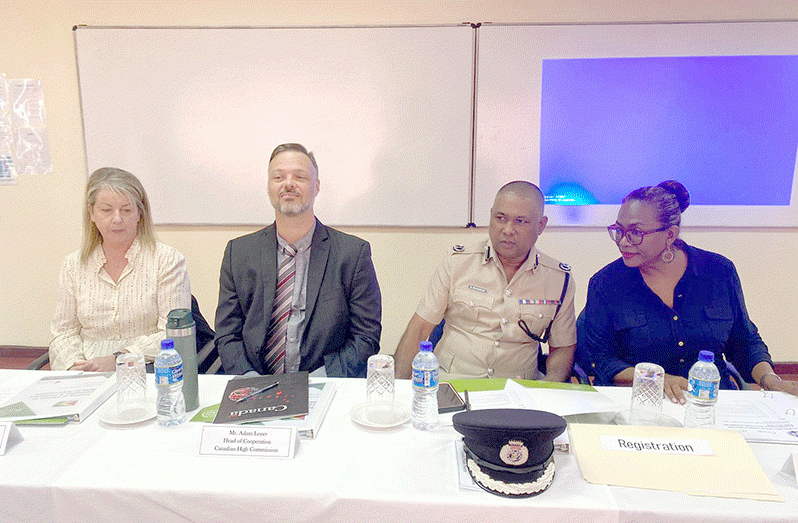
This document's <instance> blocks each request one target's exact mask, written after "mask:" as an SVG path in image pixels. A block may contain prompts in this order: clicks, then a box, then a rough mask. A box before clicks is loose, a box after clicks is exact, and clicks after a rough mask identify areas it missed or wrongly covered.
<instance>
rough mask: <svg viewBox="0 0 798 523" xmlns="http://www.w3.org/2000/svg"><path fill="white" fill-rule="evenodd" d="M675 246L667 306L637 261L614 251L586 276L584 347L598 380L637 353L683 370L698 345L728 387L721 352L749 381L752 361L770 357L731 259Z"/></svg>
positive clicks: (608, 378) (606, 379)
mask: <svg viewBox="0 0 798 523" xmlns="http://www.w3.org/2000/svg"><path fill="white" fill-rule="evenodd" d="M683 248H684V250H685V252H686V254H687V269H686V270H685V272H684V275H683V276H682V278H681V279H680V280H679V283H677V284H676V289H675V290H674V293H673V308H672V309H671V308H670V307H668V306H667V305H665V304H664V303H663V302H662V300H661V299H660V298H659V296H657V295H656V294H654V292H653V291H652V290H651V289H649V288H648V286H647V285H646V284H645V282H644V281H643V276H642V275H641V274H640V270H639V269H637V268H635V267H627V266H626V265H624V263H623V260H622V259H620V258H619V259H617V260H615V261H614V262H612V263H610V264H609V265H607V266H606V267H604V268H603V269H601V270H600V271H599V272H597V273H596V274H594V275H593V277H592V278H591V279H590V284H589V285H588V290H587V305H586V306H585V337H586V339H585V348H586V349H587V351H589V353H590V357H591V358H592V360H593V361H594V362H595V364H596V377H597V380H598V383H599V384H604V385H612V384H613V383H614V381H613V378H614V377H615V375H616V374H618V373H619V372H621V371H622V370H624V369H626V368H627V367H633V366H635V365H636V364H637V363H639V362H642V361H647V362H652V363H657V364H658V365H661V366H662V367H663V368H664V369H665V372H666V373H668V374H672V375H676V376H683V377H685V378H686V377H687V374H688V372H689V371H690V367H691V366H692V365H693V363H695V361H696V360H697V359H698V352H699V351H701V350H711V351H712V352H714V353H715V363H716V364H717V365H718V369H719V370H720V375H721V382H720V386H721V388H734V385H732V382H731V380H730V379H729V372H728V370H727V369H726V365H725V363H724V362H723V356H725V358H726V360H727V361H730V362H732V363H733V364H734V366H735V367H737V370H739V371H740V374H741V375H742V377H743V379H744V380H745V381H749V382H752V381H753V378H752V377H751V370H752V369H753V368H754V366H755V365H756V364H757V363H759V362H761V361H767V362H769V363H770V364H771V365H772V360H771V358H770V354H769V353H768V349H767V346H766V345H765V343H764V342H763V341H762V338H761V337H760V336H759V332H757V328H756V325H754V324H753V322H751V320H750V319H749V318H748V311H746V309H745V301H744V299H743V290H742V286H741V284H740V278H739V276H738V275H737V270H736V269H735V268H734V264H733V263H732V262H731V261H730V260H728V259H727V258H725V257H723V256H721V255H719V254H715V253H712V252H708V251H704V250H701V249H696V248H695V247H691V246H689V245H684V246H683Z"/></svg>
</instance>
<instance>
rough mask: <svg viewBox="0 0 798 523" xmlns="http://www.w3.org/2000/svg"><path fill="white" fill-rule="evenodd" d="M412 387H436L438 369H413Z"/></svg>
mask: <svg viewBox="0 0 798 523" xmlns="http://www.w3.org/2000/svg"><path fill="white" fill-rule="evenodd" d="M413 385H415V386H416V387H424V388H431V387H437V386H438V369H435V370H417V369H413Z"/></svg>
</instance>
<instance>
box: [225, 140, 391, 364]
mask: <svg viewBox="0 0 798 523" xmlns="http://www.w3.org/2000/svg"><path fill="white" fill-rule="evenodd" d="M268 192H269V199H270V200H271V203H272V206H274V209H275V220H274V223H273V224H272V225H269V226H268V227H266V228H264V229H261V230H260V231H257V232H255V233H252V234H248V235H246V236H242V237H240V238H236V239H234V240H231V241H230V242H229V243H228V244H227V248H226V249H225V253H224V259H223V260H222V269H221V274H220V277H219V307H218V308H217V310H216V344H217V346H218V348H219V355H220V356H221V358H222V364H223V366H224V369H225V372H227V373H231V374H255V373H258V374H277V373H282V372H296V371H304V370H306V371H309V372H314V374H316V375H318V374H321V375H324V374H326V375H327V376H344V377H355V376H364V375H365V369H366V360H367V359H368V357H369V356H371V355H372V354H376V353H377V352H378V351H379V341H380V331H381V325H380V318H381V298H380V288H379V284H378V283H377V276H376V273H375V272H374V265H373V264H372V262H371V249H370V247H369V244H368V243H367V242H366V241H364V240H362V239H360V238H357V237H355V236H351V235H348V234H344V233H342V232H340V231H336V230H335V229H331V228H329V227H326V226H325V225H323V224H322V223H321V222H319V221H318V220H317V219H316V216H315V215H314V213H313V202H314V200H315V198H316V195H317V194H318V192H319V175H318V167H317V165H316V160H315V158H314V157H313V153H309V152H308V151H307V150H306V149H305V148H304V147H303V146H301V145H299V144H283V145H280V146H278V147H277V148H276V149H275V150H274V152H273V153H272V155H271V158H270V160H269V180H268ZM278 275H279V281H278ZM283 306H284V309H283V311H282V312H281V311H280V310H279V309H280V308H281V307H283Z"/></svg>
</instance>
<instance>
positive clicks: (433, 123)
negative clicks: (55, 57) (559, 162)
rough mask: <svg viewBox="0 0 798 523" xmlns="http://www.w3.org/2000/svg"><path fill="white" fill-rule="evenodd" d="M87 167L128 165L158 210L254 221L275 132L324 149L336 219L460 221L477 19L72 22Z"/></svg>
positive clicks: (327, 204) (162, 214) (171, 219)
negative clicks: (251, 24) (233, 24)
mask: <svg viewBox="0 0 798 523" xmlns="http://www.w3.org/2000/svg"><path fill="white" fill-rule="evenodd" d="M74 37H75V47H76V54H77V63H78V77H79V83H80V97H81V107H82V112H83V125H84V134H85V144H86V158H87V168H88V172H89V173H90V172H92V171H94V170H95V169H97V168H99V167H104V166H114V167H120V168H122V169H125V170H128V171H130V172H132V173H133V174H135V175H136V176H138V177H139V178H140V179H141V181H142V183H143V184H144V186H145V188H146V190H147V192H148V195H149V197H150V199H151V204H152V208H153V218H154V221H155V222H156V223H159V224H263V223H270V222H271V221H272V220H273V217H274V211H273V209H272V207H271V205H270V204H269V200H268V197H267V193H266V172H267V166H268V159H269V155H270V153H271V151H272V150H273V148H274V147H275V146H277V145H278V144H281V143H285V142H299V143H302V144H303V145H305V146H306V147H308V149H309V150H311V151H313V152H314V154H315V156H316V159H317V161H318V164H319V179H320V183H321V190H320V192H319V195H318V197H317V199H316V205H315V211H316V215H317V216H318V217H319V219H321V220H322V221H323V222H325V223H328V224H330V225H374V226H464V225H466V224H467V223H468V218H469V210H470V204H471V202H470V185H469V184H470V177H471V136H472V120H473V117H472V105H473V75H474V30H473V29H472V28H471V26H469V25H465V26H434V27H433V26H422V27H418V26H416V27H326V28H325V27H306V28H302V27H300V28H153V27H150V28H147V27H138V28H136V27H87V26H77V27H76V28H75V31H74Z"/></svg>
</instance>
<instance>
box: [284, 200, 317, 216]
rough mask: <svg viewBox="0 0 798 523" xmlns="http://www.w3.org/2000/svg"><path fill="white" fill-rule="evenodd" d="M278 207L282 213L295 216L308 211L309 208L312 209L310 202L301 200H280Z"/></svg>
mask: <svg viewBox="0 0 798 523" xmlns="http://www.w3.org/2000/svg"><path fill="white" fill-rule="evenodd" d="M276 209H277V212H279V213H280V214H282V215H284V216H288V217H291V218H293V217H294V216H299V215H300V214H304V213H305V212H307V210H308V209H310V204H309V203H307V202H300V201H297V202H279V203H278V205H277V207H276Z"/></svg>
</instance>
